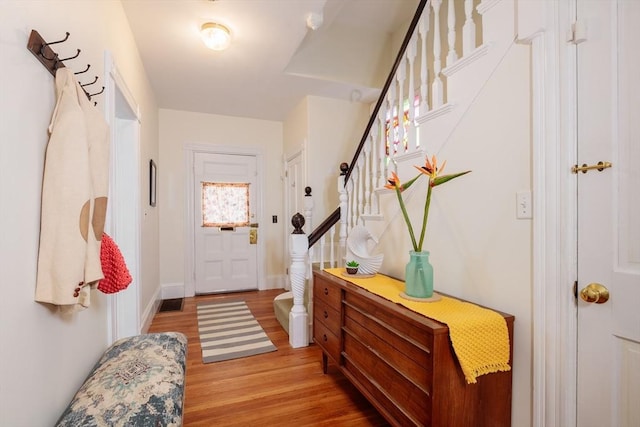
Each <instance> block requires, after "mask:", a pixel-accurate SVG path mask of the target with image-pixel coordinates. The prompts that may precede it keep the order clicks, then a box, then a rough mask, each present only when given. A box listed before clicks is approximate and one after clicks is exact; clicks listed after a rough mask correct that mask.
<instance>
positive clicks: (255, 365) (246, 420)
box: [149, 289, 388, 427]
mask: <svg viewBox="0 0 640 427" xmlns="http://www.w3.org/2000/svg"><path fill="white" fill-rule="evenodd" d="M282 292H284V291H283V290H282V289H278V290H269V291H255V292H242V293H235V294H224V295H211V296H209V295H207V296H197V297H194V298H186V299H185V302H184V306H183V309H182V311H174V312H163V313H157V314H156V315H155V317H154V319H153V322H152V324H151V327H150V329H149V332H166V331H178V332H182V333H184V334H186V335H187V338H188V340H189V344H188V345H189V347H188V355H187V376H186V387H185V407H184V417H183V420H184V426H207V427H213V426H215V427H222V426H247V427H249V426H250V427H253V426H278V427H280V426H296V427H302V426H329V425H331V426H365V427H366V426H387V425H388V424H387V423H386V422H385V420H384V419H383V418H382V416H381V415H380V414H378V412H377V411H376V410H375V409H374V408H373V407H372V406H371V405H370V404H369V403H368V402H367V401H366V399H365V398H364V397H363V396H362V395H361V394H360V393H359V392H358V391H357V390H356V389H355V388H354V387H353V386H352V385H351V384H350V383H349V382H348V381H347V380H346V379H345V378H344V376H343V375H342V374H341V373H340V372H339V371H338V369H337V368H336V367H335V366H331V365H330V367H329V372H328V374H327V375H324V374H323V373H322V366H321V353H320V350H319V348H318V347H317V346H316V345H311V346H309V347H306V348H301V349H293V348H291V346H290V345H289V336H288V335H287V333H286V332H285V331H284V330H283V329H282V327H281V326H280V324H279V323H278V321H277V320H276V318H275V315H274V313H273V298H274V297H275V296H276V295H278V294H280V293H282ZM230 299H233V300H244V301H246V303H247V305H248V306H249V309H250V310H251V312H252V313H253V315H254V316H255V317H256V319H257V320H258V322H259V323H260V325H261V326H262V327H263V329H264V330H265V332H266V333H267V335H268V336H269V338H270V339H271V341H272V342H273V344H274V345H275V346H276V347H277V348H278V350H277V351H275V352H271V353H266V354H261V355H256V356H251V357H246V358H242V359H236V360H228V361H223V362H216V363H208V364H203V363H202V354H201V350H200V341H199V339H198V324H197V320H196V303H197V302H201V301H210V300H230Z"/></svg>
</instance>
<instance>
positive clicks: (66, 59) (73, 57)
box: [59, 49, 80, 61]
mask: <svg viewBox="0 0 640 427" xmlns="http://www.w3.org/2000/svg"><path fill="white" fill-rule="evenodd" d="M78 56H80V49H78V52H77V53H76V54H75V55H74V56H70V57H68V58H64V59H59V61H68V60H70V59H75V58H77V57H78Z"/></svg>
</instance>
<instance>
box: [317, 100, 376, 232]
mask: <svg viewBox="0 0 640 427" xmlns="http://www.w3.org/2000/svg"><path fill="white" fill-rule="evenodd" d="M307 100H308V101H307V102H308V106H307V108H308V114H309V118H308V122H309V125H308V126H309V145H308V146H309V153H308V161H309V185H310V186H311V188H312V189H313V190H314V192H313V195H314V199H313V202H314V211H313V221H314V224H320V223H321V222H322V221H323V220H324V219H325V218H326V217H327V216H328V215H329V214H330V213H331V212H333V211H334V210H335V209H336V208H337V207H338V203H339V200H338V192H337V188H338V177H339V176H340V163H342V162H346V163H347V164H349V163H351V159H352V157H353V155H354V153H355V150H356V147H358V144H359V143H360V139H361V138H362V133H363V132H364V128H365V126H366V124H367V121H368V120H369V106H368V105H366V104H362V103H358V102H349V101H342V100H338V99H329V98H321V97H317V96H309V97H307Z"/></svg>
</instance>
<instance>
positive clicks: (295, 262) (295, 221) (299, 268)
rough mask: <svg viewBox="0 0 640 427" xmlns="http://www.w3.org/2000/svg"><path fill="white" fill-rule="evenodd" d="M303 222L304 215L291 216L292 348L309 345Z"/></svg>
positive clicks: (305, 236) (306, 244)
mask: <svg viewBox="0 0 640 427" xmlns="http://www.w3.org/2000/svg"><path fill="white" fill-rule="evenodd" d="M304 222H305V220H304V216H302V215H301V214H299V213H297V214H295V215H294V216H293V218H291V224H292V225H293V233H291V236H290V245H289V248H290V249H289V255H290V256H291V267H290V268H289V277H290V278H291V291H292V293H293V307H292V308H291V311H290V312H289V344H291V347H293V348H299V347H308V346H309V315H308V314H307V309H306V308H305V305H304V288H305V281H306V272H307V252H308V251H309V238H308V237H307V235H306V234H304V231H303V230H302V227H304Z"/></svg>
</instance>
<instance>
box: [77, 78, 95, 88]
mask: <svg viewBox="0 0 640 427" xmlns="http://www.w3.org/2000/svg"><path fill="white" fill-rule="evenodd" d="M97 81H98V76H96V78H95V79H93V81H92V82H91V83H85V84H81V85H80V86H82V87H85V86H89V85H92V84H94V83H95V82H97Z"/></svg>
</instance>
